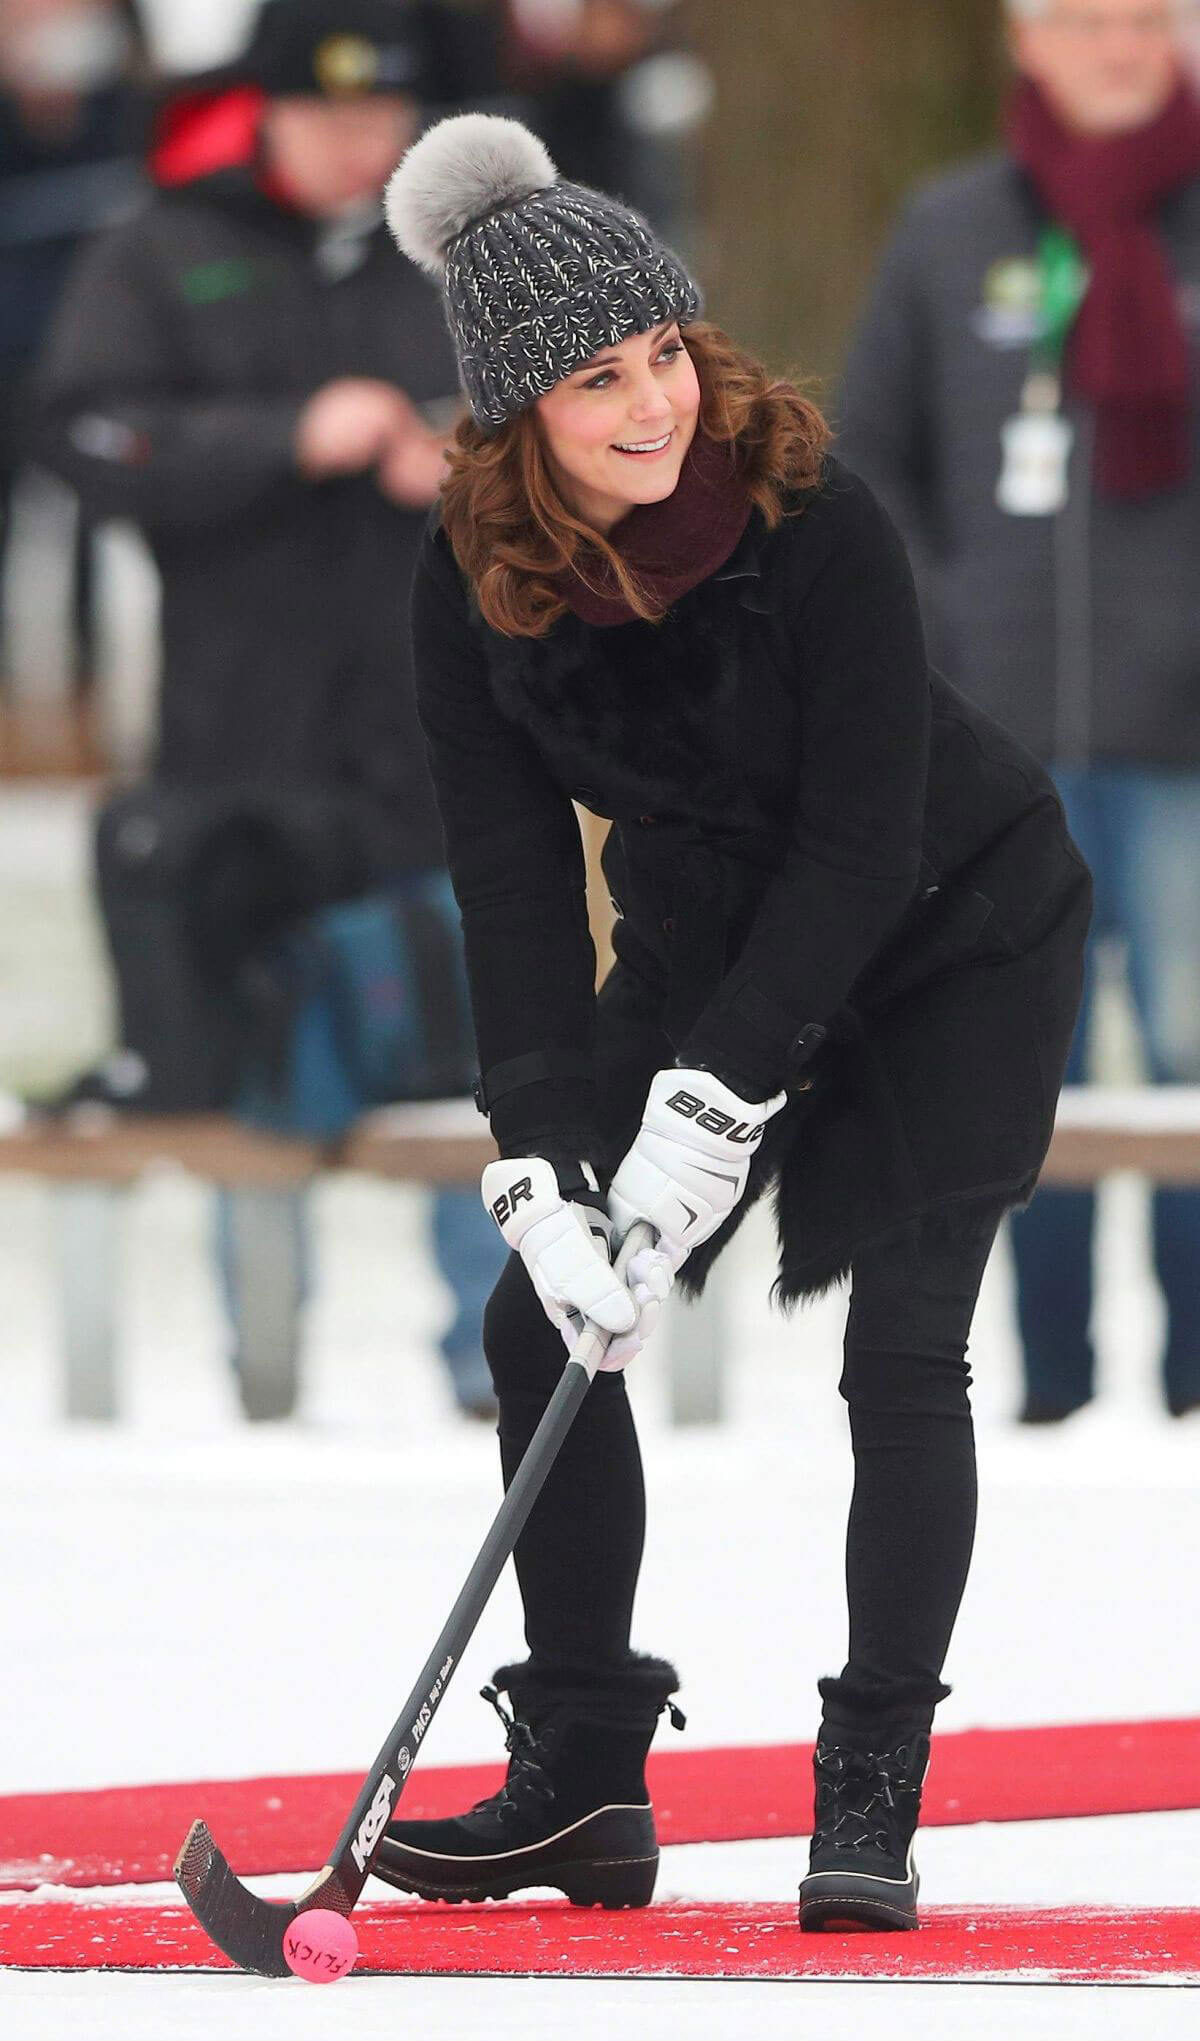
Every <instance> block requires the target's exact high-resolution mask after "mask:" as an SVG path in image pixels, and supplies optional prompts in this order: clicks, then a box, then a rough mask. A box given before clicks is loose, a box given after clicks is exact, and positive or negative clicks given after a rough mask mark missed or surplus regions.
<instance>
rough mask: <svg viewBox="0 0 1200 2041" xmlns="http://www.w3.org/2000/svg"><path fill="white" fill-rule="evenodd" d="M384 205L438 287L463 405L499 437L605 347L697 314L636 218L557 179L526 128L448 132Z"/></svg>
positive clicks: (426, 149)
mask: <svg viewBox="0 0 1200 2041" xmlns="http://www.w3.org/2000/svg"><path fill="white" fill-rule="evenodd" d="M386 207H387V218H388V224H389V226H390V227H391V230H392V233H393V235H394V236H395V238H396V241H397V243H398V244H399V246H400V247H401V248H402V249H403V251H404V253H405V254H406V255H408V256H411V258H412V260H413V261H414V262H418V263H420V264H421V266H422V268H424V269H426V270H428V271H429V273H430V274H431V275H432V276H435V277H436V278H437V279H438V280H439V281H440V283H441V284H442V288H443V290H444V292H445V297H446V316H447V318H448V320H449V323H450V331H451V333H452V335H453V337H454V345H455V348H456V350H457V354H458V364H459V373H460V375H461V377H462V383H463V388H464V390H465V391H466V395H467V401H468V403H469V404H470V406H471V410H472V413H473V414H474V416H475V418H476V419H477V420H478V422H479V424H480V425H482V426H485V427H488V428H489V429H491V430H493V431H494V430H498V429H499V427H500V426H502V425H504V424H505V423H506V422H507V421H508V419H510V418H515V417H516V416H517V414H518V412H521V411H524V410H525V409H527V407H528V406H529V405H530V404H532V403H533V402H534V400H535V399H536V398H538V397H541V396H544V395H545V393H546V391H547V390H552V389H553V388H554V385H555V384H556V383H558V382H561V381H562V379H563V377H564V376H569V375H571V374H572V373H573V372H574V370H576V369H577V368H581V367H582V366H583V364H584V363H585V362H587V361H590V360H591V358H592V356H593V355H595V354H599V353H600V351H601V349H602V348H605V347H615V346H619V345H620V343H621V341H623V340H628V339H629V337H630V335H631V334H634V333H647V332H649V331H650V330H651V329H652V328H653V327H655V326H660V325H662V324H663V323H664V321H666V320H668V319H678V320H679V321H680V322H681V323H684V324H686V322H687V321H688V320H691V319H695V318H697V317H698V316H699V314H700V309H701V297H700V292H699V290H698V289H697V287H696V285H695V283H694V282H693V281H692V279H691V277H690V276H689V275H688V273H687V271H686V270H685V269H684V267H683V264H682V263H681V262H680V260H679V258H678V257H677V256H676V255H674V254H673V253H672V252H671V250H670V249H669V248H667V247H665V246H664V244H663V243H662V242H661V241H660V240H659V239H658V237H657V235H656V234H655V233H654V231H653V229H652V228H651V227H650V226H649V225H648V224H647V222H646V221H645V220H644V219H643V218H642V217H641V214H640V213H635V212H634V211H633V210H632V209H631V208H630V207H629V206H625V205H622V204H620V202H619V201H618V200H617V199H612V198H606V197H605V196H604V194H603V193H602V192H598V191H591V190H590V189H589V188H588V187H587V186H586V185H582V184H571V183H568V182H567V181H566V180H565V179H564V178H560V177H559V175H558V172H557V170H556V169H555V167H554V164H553V163H552V161H551V159H550V157H549V156H548V155H547V153H546V150H545V149H544V147H543V146H542V144H541V142H539V140H538V139H537V136H536V135H533V134H531V133H530V131H529V129H528V128H525V127H522V126H521V124H520V122H519V121H515V120H505V119H502V118H500V117H499V116H498V115H495V114H483V113H466V114H459V115H457V116H455V117H453V118H451V119H449V120H443V121H439V122H438V123H437V125H436V126H435V127H432V128H430V129H429V131H428V133H427V134H425V135H423V136H422V137H421V140H420V141H419V142H416V143H415V144H414V145H413V147H412V148H411V149H410V150H409V151H408V154H407V155H406V156H405V157H404V159H403V161H402V162H401V164H400V166H399V168H398V169H397V170H396V171H395V172H394V174H393V176H392V178H391V180H390V182H389V184H388V188H387V198H386Z"/></svg>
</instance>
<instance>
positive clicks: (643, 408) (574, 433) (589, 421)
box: [534, 320, 700, 532]
mask: <svg viewBox="0 0 1200 2041" xmlns="http://www.w3.org/2000/svg"><path fill="white" fill-rule="evenodd" d="M534 410H535V412H536V415H537V419H538V424H539V426H540V428H541V434H542V443H543V446H544V447H545V450H546V455H547V458H548V460H549V463H550V468H551V472H552V474H553V475H554V479H555V481H556V482H557V484H558V486H559V489H560V490H561V491H562V494H563V497H564V499H565V501H566V502H567V503H568V504H569V505H570V507H571V509H572V510H573V511H574V512H575V513H576V515H577V516H578V517H582V518H583V519H585V521H586V522H587V523H588V524H591V525H593V526H594V527H595V529H596V530H597V531H601V532H608V531H611V530H612V528H613V526H614V525H615V524H619V523H620V521H621V519H622V518H623V517H624V516H625V515H626V513H627V512H628V511H630V510H632V509H633V508H634V506H635V504H638V503H661V502H662V501H663V499H664V497H667V496H670V495H671V493H672V491H673V490H674V488H675V484H676V483H677V482H678V480H679V471H680V469H681V468H682V466H683V461H684V456H685V454H686V453H687V450H688V448H689V447H690V445H691V443H692V439H693V437H694V435H695V431H696V420H697V417H698V415H699V411H700V384H699V381H698V380H697V376H696V369H695V365H694V363H693V361H692V358H691V355H690V354H689V353H688V351H687V349H686V347H685V346H684V344H683V341H682V340H681V339H680V336H679V326H678V324H677V322H676V321H674V320H672V321H670V322H669V323H668V324H667V325H665V326H656V327H655V329H654V331H653V332H652V333H635V334H634V335H633V336H632V338H631V339H629V340H623V341H622V342H621V344H620V346H619V347H608V348H605V349H604V352H603V353H602V354H597V355H595V356H594V357H593V359H592V360H591V361H589V362H587V363H586V364H585V366H584V367H583V368H581V369H576V371H575V373H574V375H571V376H566V377H564V379H563V381H562V382H561V383H556V384H555V386H554V388H553V389H552V390H551V391H550V392H549V393H548V394H547V395H546V396H545V397H539V398H538V401H537V403H536V405H535V406H534Z"/></svg>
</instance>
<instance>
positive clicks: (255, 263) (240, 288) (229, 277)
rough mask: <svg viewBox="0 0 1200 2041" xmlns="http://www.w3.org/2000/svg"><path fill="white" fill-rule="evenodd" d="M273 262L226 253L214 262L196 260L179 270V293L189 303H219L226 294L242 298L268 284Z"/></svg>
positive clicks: (226, 296) (273, 267)
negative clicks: (189, 266) (188, 267)
mask: <svg viewBox="0 0 1200 2041" xmlns="http://www.w3.org/2000/svg"><path fill="white" fill-rule="evenodd" d="M275 267H276V265H275V264H274V263H273V262H270V261H264V260H262V259H261V258H260V257H256V256H252V255H226V256H223V257H221V258H220V259H219V260H217V261H215V262H196V263H193V264H192V267H191V268H190V269H183V270H180V272H179V276H178V283H179V289H180V293H181V295H182V296H183V297H184V298H185V299H186V301H187V303H188V304H189V305H219V304H221V303H223V301H224V300H225V299H227V298H245V297H248V296H249V295H250V293H251V292H252V291H256V290H261V289H262V288H263V287H264V286H267V287H269V285H270V282H271V273H272V271H273V270H274V269H275Z"/></svg>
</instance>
